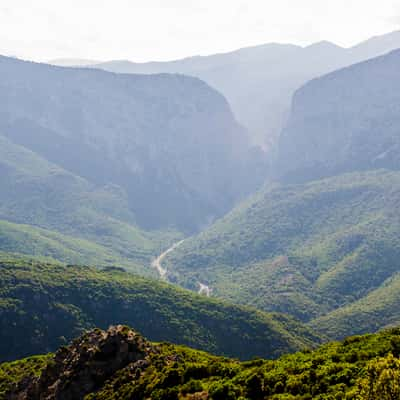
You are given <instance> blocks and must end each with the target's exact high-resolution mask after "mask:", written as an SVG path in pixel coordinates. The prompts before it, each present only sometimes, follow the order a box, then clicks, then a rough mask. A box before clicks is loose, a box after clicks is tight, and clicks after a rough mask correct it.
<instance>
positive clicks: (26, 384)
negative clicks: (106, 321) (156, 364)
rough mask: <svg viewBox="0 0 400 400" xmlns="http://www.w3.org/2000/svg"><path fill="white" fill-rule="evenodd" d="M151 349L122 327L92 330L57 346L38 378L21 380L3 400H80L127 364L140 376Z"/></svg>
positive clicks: (132, 332)
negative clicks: (63, 345)
mask: <svg viewBox="0 0 400 400" xmlns="http://www.w3.org/2000/svg"><path fill="white" fill-rule="evenodd" d="M153 351H155V349H154V348H153V346H152V345H151V344H150V343H148V342H147V341H146V340H145V339H143V337H142V336H140V335H139V334H138V333H136V332H135V331H133V330H132V329H130V328H128V327H126V326H122V325H118V326H113V327H110V328H109V329H108V330H107V331H102V330H100V329H95V330H93V331H90V332H88V333H86V334H85V335H83V336H82V337H80V338H78V339H76V340H75V341H74V342H73V343H72V344H71V345H70V346H69V347H63V348H61V349H59V350H58V351H57V353H56V354H55V355H54V358H53V360H52V361H51V362H49V363H48V365H47V367H46V368H45V369H44V371H43V372H42V374H41V375H40V376H39V377H38V378H36V377H28V378H26V379H24V380H23V381H22V382H20V384H19V385H18V386H17V387H16V388H15V390H14V391H13V392H12V393H9V394H8V395H7V399H10V400H25V399H26V400H28V399H29V400H52V399H57V400H79V399H83V398H84V396H85V395H86V394H88V393H92V392H94V391H96V390H97V389H99V388H100V387H102V385H103V384H104V382H105V381H106V380H107V379H108V378H110V377H111V376H112V375H113V374H115V373H116V372H117V371H119V370H120V369H122V368H124V367H126V366H127V365H128V364H130V365H129V369H130V371H131V372H132V374H133V376H136V377H140V374H141V371H142V370H144V369H145V368H146V367H147V366H148V365H149V361H148V356H149V354H150V353H151V352H153Z"/></svg>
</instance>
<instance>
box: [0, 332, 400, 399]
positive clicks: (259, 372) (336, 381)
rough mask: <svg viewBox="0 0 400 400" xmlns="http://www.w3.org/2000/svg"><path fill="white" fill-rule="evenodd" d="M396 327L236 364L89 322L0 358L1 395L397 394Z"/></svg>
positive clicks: (362, 396) (297, 396)
mask: <svg viewBox="0 0 400 400" xmlns="http://www.w3.org/2000/svg"><path fill="white" fill-rule="evenodd" d="M399 344H400V332H399V330H398V329H397V330H391V331H387V332H382V333H380V334H379V335H367V336H356V337H351V338H348V339H346V340H345V341H344V342H343V343H331V344H328V345H325V346H323V347H321V348H320V349H318V350H316V351H314V352H310V351H306V352H302V353H296V354H292V355H287V356H284V357H282V358H280V359H279V360H276V361H269V360H261V359H257V360H254V361H250V362H245V363H240V362H238V361H237V360H232V359H227V358H221V357H215V356H212V355H210V354H207V353H203V352H199V351H195V350H192V349H189V348H186V347H181V346H175V345H170V344H167V343H161V344H156V343H151V342H149V341H147V340H146V339H144V338H143V337H142V336H141V335H140V334H139V333H138V332H136V331H134V330H132V329H130V328H129V327H127V326H121V325H120V326H113V327H110V328H109V329H108V330H107V331H102V330H100V329H96V330H93V331H90V332H88V333H86V334H85V335H83V336H81V337H80V338H78V339H76V340H75V341H74V342H73V343H72V344H70V345H69V346H68V347H63V348H61V349H59V350H58V351H57V352H56V353H55V354H54V355H51V354H50V355H47V356H37V357H32V358H28V359H25V360H20V361H16V362H13V363H5V364H1V365H0V378H2V379H1V383H0V396H1V398H2V399H9V400H13V399H20V400H24V399H30V400H35V399H38V400H39V399H43V398H46V399H76V400H80V399H84V398H85V399H88V400H92V399H98V400H102V399H128V398H129V399H137V400H142V399H143V400H144V399H165V400H166V399H171V400H183V399H193V400H195V399H201V400H208V399H209V400H236V399H249V400H258V399H267V398H268V399H276V400H284V399H311V398H312V399H317V400H318V399H319V400H322V399H348V400H377V399H379V400H391V399H397V398H398V397H399V396H400V386H399V382H398V377H399V374H400V360H399V358H398V356H399Z"/></svg>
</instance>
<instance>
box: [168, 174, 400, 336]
mask: <svg viewBox="0 0 400 400" xmlns="http://www.w3.org/2000/svg"><path fill="white" fill-rule="evenodd" d="M399 201H400V173H398V172H388V171H384V170H381V171H371V172H368V173H367V172H365V173H352V174H345V175H342V176H337V177H333V178H329V179H324V180H320V181H315V182H310V183H305V184H292V185H286V184H285V185H279V184H277V185H276V186H275V187H268V186H267V187H266V188H265V189H264V190H263V191H261V192H259V193H258V194H257V195H255V196H254V197H252V198H250V199H249V200H248V201H246V202H244V203H243V204H241V205H240V206H239V207H237V208H236V209H235V210H233V211H232V212H231V213H229V214H228V215H227V216H226V217H224V218H222V219H220V220H219V221H218V222H217V223H216V224H214V225H213V226H212V227H210V228H209V229H207V230H206V231H204V232H203V233H201V234H200V235H198V236H195V237H193V238H190V239H187V240H186V241H185V242H184V243H183V244H182V245H181V246H180V247H179V248H177V249H176V250H175V251H174V252H172V253H170V254H169V255H168V256H167V258H166V262H167V263H168V265H169V271H170V279H171V280H172V281H176V282H179V283H181V284H183V285H184V286H186V287H189V288H196V287H197V282H198V281H200V282H203V283H206V284H208V285H209V286H210V287H211V288H212V293H213V295H215V296H221V297H224V298H226V299H229V300H230V301H234V302H238V303H242V304H248V305H253V306H256V307H259V308H261V309H263V310H268V311H280V312H286V313H289V314H291V315H294V316H296V317H298V318H301V319H302V320H304V321H310V320H312V319H314V318H316V317H321V316H323V315H324V314H326V313H328V312H330V311H333V310H336V309H340V308H341V307H343V306H345V305H349V304H353V303H354V305H356V304H359V306H361V304H362V305H363V311H364V313H361V314H358V318H357V319H356V320H355V321H351V318H350V319H349V320H347V319H346V318H344V319H343V325H342V326H339V325H338V324H336V322H335V320H332V321H331V325H330V329H329V331H328V330H327V329H325V328H322V325H320V324H319V323H315V324H314V326H315V328H316V329H320V328H321V329H323V331H324V332H325V333H329V335H330V336H331V337H343V336H344V335H349V334H351V333H352V332H354V331H355V332H358V333H363V332H369V331H374V330H376V329H378V328H380V327H384V326H385V325H387V324H388V323H389V322H390V323H393V324H395V323H397V324H398V323H400V314H399V313H398V312H397V311H396V308H395V307H393V304H392V305H390V303H393V302H395V301H396V300H395V298H393V299H392V298H391V297H390V296H388V297H387V298H386V297H385V295H384V294H383V293H386V291H384V288H385V287H387V288H389V287H391V286H392V285H394V282H395V281H393V282H391V281H390V279H392V278H393V279H394V278H395V277H396V274H397V273H398V272H399V271H400V264H399V257H400V242H399V237H400V230H399V227H400V221H399V215H398V212H397V210H398V207H399ZM379 288H381V289H382V290H381V295H380V303H379V304H380V305H381V306H382V307H384V308H385V307H389V308H388V310H392V314H391V315H390V318H386V319H385V318H382V319H381V318H380V315H379V312H377V313H376V314H375V317H374V318H371V314H370V313H369V311H370V310H371V309H372V307H377V306H378V305H377V303H375V304H373V302H369V301H367V299H368V297H365V296H369V295H370V296H372V295H373V293H374V291H376V290H379ZM393 293H394V294H395V291H393ZM364 298H365V300H362V299H364ZM357 302H359V303H357ZM344 310H347V309H344ZM338 315H340V312H339V311H338V313H333V314H332V318H333V317H334V316H338Z"/></svg>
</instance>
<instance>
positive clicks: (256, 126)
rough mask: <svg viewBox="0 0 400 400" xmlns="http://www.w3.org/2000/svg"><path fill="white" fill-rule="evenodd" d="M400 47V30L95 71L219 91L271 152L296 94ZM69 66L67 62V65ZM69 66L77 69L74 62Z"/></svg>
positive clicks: (117, 63)
mask: <svg viewBox="0 0 400 400" xmlns="http://www.w3.org/2000/svg"><path fill="white" fill-rule="evenodd" d="M397 48H400V31H396V32H392V33H389V34H385V35H382V36H376V37H372V38H370V39H369V40H366V41H364V42H362V43H359V44H357V45H355V46H353V47H350V48H343V47H340V46H338V45H336V44H334V43H330V42H327V41H322V42H318V43H315V44H312V45H310V46H306V47H301V46H296V45H291V44H278V43H270V44H264V45H260V46H254V47H248V48H243V49H240V50H236V51H233V52H230V53H222V54H215V55H210V56H196V57H189V58H185V59H181V60H175V61H170V62H148V63H134V62H131V61H117V60H115V61H108V62H103V63H99V64H91V65H90V66H91V67H94V68H102V69H105V70H108V71H113V72H119V73H134V74H138V73H140V74H157V73H160V72H168V73H181V74H185V75H189V76H195V77H198V78H200V79H202V80H203V81H205V82H207V83H208V84H209V85H210V86H212V87H214V88H215V89H217V90H218V91H220V92H221V93H222V94H223V95H224V96H225V97H226V98H227V100H228V102H229V104H230V105H231V107H232V110H233V112H234V114H235V115H236V117H237V118H238V120H239V122H240V123H241V124H243V125H244V126H245V127H246V128H247V129H248V131H249V132H250V135H251V138H252V140H253V143H255V144H257V145H261V146H262V147H264V148H271V147H272V146H273V145H274V144H275V143H276V141H277V140H278V138H279V135H280V133H281V130H282V128H283V127H284V126H285V125H286V121H287V117H288V115H289V112H290V107H291V100H292V96H293V94H294V92H295V91H296V90H297V89H299V88H300V87H301V86H303V85H304V84H305V83H306V82H308V81H309V80H311V79H313V78H316V77H319V76H321V75H324V74H327V73H329V72H332V71H334V70H337V69H339V68H342V67H345V66H349V65H352V64H355V63H358V62H361V61H364V60H367V59H370V58H373V57H377V56H380V55H383V54H385V53H388V52H390V51H392V50H394V49H397ZM64 65H65V61H64ZM70 65H76V63H75V62H74V61H73V60H71V63H70Z"/></svg>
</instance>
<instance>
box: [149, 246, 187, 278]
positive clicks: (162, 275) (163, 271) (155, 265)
mask: <svg viewBox="0 0 400 400" xmlns="http://www.w3.org/2000/svg"><path fill="white" fill-rule="evenodd" d="M184 241H185V240H181V241H180V242H178V243H175V244H174V245H172V246H171V247H170V248H169V249H167V250H165V251H164V253H161V254H160V255H159V256H158V257H157V258H156V259H155V260H154V261H153V262H152V263H151V266H152V267H153V268H155V269H156V270H157V271H158V273H159V275H160V278H161V279H163V280H164V281H166V280H167V270H166V268H164V267H163V266H162V265H161V262H162V260H163V259H164V258H165V257H166V256H167V254H169V253H171V251H174V250H175V249H176V248H177V247H178V246H180V245H181V244H182V243H183V242H184Z"/></svg>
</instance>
